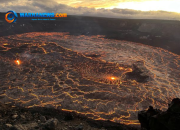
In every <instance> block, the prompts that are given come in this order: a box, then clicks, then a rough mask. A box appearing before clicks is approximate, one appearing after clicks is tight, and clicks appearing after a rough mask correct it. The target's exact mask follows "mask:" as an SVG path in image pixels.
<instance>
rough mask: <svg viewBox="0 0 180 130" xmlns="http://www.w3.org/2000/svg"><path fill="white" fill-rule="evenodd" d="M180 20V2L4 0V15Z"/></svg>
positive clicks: (0, 9)
mask: <svg viewBox="0 0 180 130" xmlns="http://www.w3.org/2000/svg"><path fill="white" fill-rule="evenodd" d="M9 10H14V11H15V12H18V13H19V12H55V13H67V14H69V15H84V16H97V17H110V18H133V19H170V20H180V0H0V12H7V11H9Z"/></svg>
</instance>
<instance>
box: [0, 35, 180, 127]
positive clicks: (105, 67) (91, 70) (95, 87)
mask: <svg viewBox="0 0 180 130" xmlns="http://www.w3.org/2000/svg"><path fill="white" fill-rule="evenodd" d="M4 43H7V44H4ZM17 53H18V60H16V61H15V63H16V64H17V65H21V67H18V66H14V63H13V64H12V61H14V59H15V58H17V57H16V56H15V55H16V54H17ZM0 59H1V60H0V87H1V91H0V102H4V103H8V104H12V105H18V106H23V107H36V106H40V107H54V108H56V109H62V110H65V111H74V112H76V113H79V114H82V115H86V116H87V117H89V118H92V119H95V120H100V119H101V120H110V121H114V122H120V123H124V124H139V122H138V120H137V119H138V118H137V115H138V114H137V113H138V111H140V110H142V109H147V108H148V106H154V107H155V108H157V109H167V105H166V104H167V103H168V102H169V101H171V100H172V99H173V98H174V97H180V93H179V92H180V88H179V84H180V75H179V73H180V56H179V55H176V54H174V53H171V52H168V51H167V50H163V49H161V48H154V47H150V46H146V45H142V44H138V43H132V42H128V41H120V40H111V39H105V38H103V37H102V36H98V35H97V36H84V35H79V36H72V35H69V34H67V33H55V32H54V33H46V32H43V33H40V32H39V33H35V32H33V33H25V34H18V35H14V36H13V35H11V36H6V37H0ZM20 59H21V61H20ZM22 61H23V64H22V63H21V62H22ZM2 68H3V69H2Z"/></svg>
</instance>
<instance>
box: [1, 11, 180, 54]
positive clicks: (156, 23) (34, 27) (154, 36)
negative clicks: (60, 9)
mask: <svg viewBox="0 0 180 130" xmlns="http://www.w3.org/2000/svg"><path fill="white" fill-rule="evenodd" d="M4 16H5V13H0V36H6V35H13V34H17V33H26V32H41V31H47V32H69V33H70V34H72V35H105V37H106V38H109V39H118V40H128V41H133V42H140V43H143V44H147V45H151V46H156V47H161V48H164V49H167V50H169V51H171V52H173V53H176V54H179V55H180V51H179V48H180V44H179V41H180V37H179V36H180V21H171V20H145V19H115V18H100V17H85V16H75V15H74V16H72V15H68V17H67V18H59V19H58V20H55V21H32V20H27V19H25V18H20V17H19V18H18V19H17V22H16V23H13V24H9V23H7V22H6V21H5V19H4ZM29 19H30V18H29Z"/></svg>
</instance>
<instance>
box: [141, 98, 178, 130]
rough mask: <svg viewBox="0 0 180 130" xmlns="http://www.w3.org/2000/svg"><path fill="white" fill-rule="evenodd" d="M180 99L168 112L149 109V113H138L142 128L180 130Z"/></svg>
mask: <svg viewBox="0 0 180 130" xmlns="http://www.w3.org/2000/svg"><path fill="white" fill-rule="evenodd" d="M179 112H180V99H179V98H175V99H173V100H172V102H171V104H169V108H168V110H167V111H164V112H162V111H161V110H157V109H153V107H149V109H148V110H147V111H140V112H139V113H138V120H139V122H140V123H141V127H142V128H145V129H146V130H180V113H179Z"/></svg>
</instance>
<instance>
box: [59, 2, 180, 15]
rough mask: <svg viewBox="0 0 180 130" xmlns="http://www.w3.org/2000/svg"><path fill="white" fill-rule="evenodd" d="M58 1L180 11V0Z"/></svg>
mask: <svg viewBox="0 0 180 130" xmlns="http://www.w3.org/2000/svg"><path fill="white" fill-rule="evenodd" d="M57 2H58V3H62V4H67V5H69V6H72V7H89V8H96V9H99V8H105V9H113V8H120V9H134V10H141V11H157V10H163V11H169V12H177V13H180V0H113V1H112V0H61V1H57Z"/></svg>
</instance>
